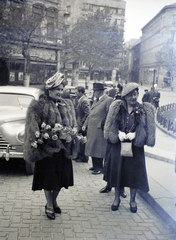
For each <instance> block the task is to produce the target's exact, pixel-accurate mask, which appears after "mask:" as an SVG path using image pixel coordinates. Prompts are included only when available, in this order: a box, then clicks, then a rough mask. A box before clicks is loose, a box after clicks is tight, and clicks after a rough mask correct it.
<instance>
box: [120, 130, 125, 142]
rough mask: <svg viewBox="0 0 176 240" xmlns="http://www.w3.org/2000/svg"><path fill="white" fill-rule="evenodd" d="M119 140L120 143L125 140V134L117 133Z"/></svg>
mask: <svg viewBox="0 0 176 240" xmlns="http://www.w3.org/2000/svg"><path fill="white" fill-rule="evenodd" d="M119 139H120V141H121V142H123V141H124V140H126V133H124V132H121V131H119Z"/></svg>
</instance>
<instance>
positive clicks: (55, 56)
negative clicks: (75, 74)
mask: <svg viewBox="0 0 176 240" xmlns="http://www.w3.org/2000/svg"><path fill="white" fill-rule="evenodd" d="M21 2H23V1H14V2H13V4H16V7H19V8H20V4H23V3H21ZM27 7H28V11H29V15H30V16H31V17H33V18H34V20H35V21H38V20H39V19H40V18H41V16H42V21H41V22H40V24H39V26H38V27H37V28H36V29H35V31H33V32H32V35H31V38H30V39H29V40H30V44H29V46H30V48H29V56H30V84H31V85H32V84H42V83H43V82H44V81H45V80H46V79H47V78H48V77H50V76H51V75H53V74H54V73H55V72H56V71H57V69H59V68H60V49H61V45H62V30H61V29H62V24H63V23H62V21H63V12H62V11H61V8H62V1H59V0H50V1H43V0H37V1H36V0H29V1H27ZM23 44H25V42H23ZM14 49H15V51H14V52H13V54H12V55H11V56H10V59H7V61H8V73H7V72H6V79H4V81H2V82H3V84H2V82H1V85H4V84H7V83H9V84H14V85H19V84H20V85H23V83H24V68H25V58H24V55H23V50H24V49H23V48H22V47H21V45H20V46H18V45H15V44H14ZM3 71H4V64H3V62H2V61H1V64H0V75H3Z"/></svg>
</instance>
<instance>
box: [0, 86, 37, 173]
mask: <svg viewBox="0 0 176 240" xmlns="http://www.w3.org/2000/svg"><path fill="white" fill-rule="evenodd" d="M41 93H42V91H41V90H40V89H38V88H32V87H22V86H1V87H0V159H2V158H4V159H5V160H6V161H9V160H10V159H13V158H23V143H24V128H25V117H26V111H27V108H28V106H29V104H30V102H31V101H32V99H38V98H39V96H40V94H41ZM33 170H34V164H29V163H27V162H26V171H27V173H28V174H32V173H33Z"/></svg>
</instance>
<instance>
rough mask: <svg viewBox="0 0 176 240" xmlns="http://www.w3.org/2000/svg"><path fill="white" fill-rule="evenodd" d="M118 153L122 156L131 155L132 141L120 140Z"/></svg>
mask: <svg viewBox="0 0 176 240" xmlns="http://www.w3.org/2000/svg"><path fill="white" fill-rule="evenodd" d="M120 155H121V156H122V157H133V151H132V142H121V151H120Z"/></svg>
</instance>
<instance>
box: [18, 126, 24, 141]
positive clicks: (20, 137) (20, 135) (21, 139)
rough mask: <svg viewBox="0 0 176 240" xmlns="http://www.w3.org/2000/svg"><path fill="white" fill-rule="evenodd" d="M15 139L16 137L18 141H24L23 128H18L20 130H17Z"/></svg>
mask: <svg viewBox="0 0 176 240" xmlns="http://www.w3.org/2000/svg"><path fill="white" fill-rule="evenodd" d="M17 139H18V140H19V141H20V142H22V143H24V129H22V130H20V131H19V132H18V134H17Z"/></svg>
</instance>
